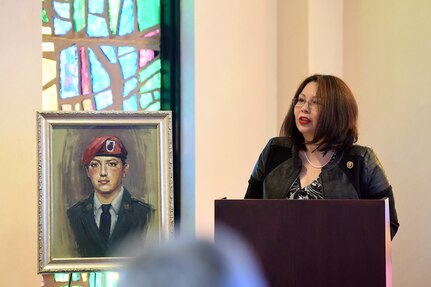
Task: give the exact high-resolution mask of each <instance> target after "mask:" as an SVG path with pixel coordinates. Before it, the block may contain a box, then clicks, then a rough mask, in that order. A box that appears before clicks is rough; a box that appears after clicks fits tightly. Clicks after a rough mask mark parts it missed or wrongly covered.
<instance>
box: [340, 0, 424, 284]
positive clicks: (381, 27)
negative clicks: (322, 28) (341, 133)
mask: <svg viewBox="0 0 431 287" xmlns="http://www.w3.org/2000/svg"><path fill="white" fill-rule="evenodd" d="M430 11H431V2H430V1H425V0H424V1H420V0H412V1H401V0H396V1H393V0H381V1H374V0H361V1H345V3H344V61H343V62H344V76H345V79H346V80H347V81H348V82H349V83H350V85H351V86H352V88H353V90H354V92H355V93H356V97H357V99H358V104H359V111H360V115H359V116H360V142H361V143H363V144H366V145H370V146H372V147H373V148H374V149H375V150H376V152H377V154H378V155H379V157H380V159H381V161H382V162H383V164H384V167H385V169H386V172H387V174H388V177H389V180H390V182H391V184H392V186H393V189H394V193H395V197H396V204H397V211H398V216H399V220H400V224H401V226H400V229H399V232H398V234H397V236H396V238H395V240H394V241H393V244H392V257H393V272H394V286H395V287H397V286H400V287H401V286H431V273H430V268H431V248H430V244H431V228H430V221H429V218H430V217H431V207H430V204H429V202H431V193H430V180H429V179H430V175H429V173H430V171H431V168H430V165H429V162H431V149H430V146H431V127H430V124H431V113H430V109H431V108H430V107H431V96H430V83H431V69H430V67H431V56H430V51H431V33H430V31H431V17H430V16H429V12H430Z"/></svg>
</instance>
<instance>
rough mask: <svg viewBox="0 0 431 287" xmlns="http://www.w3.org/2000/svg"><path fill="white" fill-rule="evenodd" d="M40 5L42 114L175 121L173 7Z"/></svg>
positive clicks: (88, 277)
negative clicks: (133, 114)
mask: <svg viewBox="0 0 431 287" xmlns="http://www.w3.org/2000/svg"><path fill="white" fill-rule="evenodd" d="M41 2H42V58H43V59H42V65H43V66H42V85H43V93H42V108H43V110H126V111H138V110H150V111H156V110H160V109H164V110H172V111H173V121H174V122H175V120H176V119H177V118H179V115H178V113H179V105H178V103H179V95H178V82H177V80H178V78H179V77H178V72H177V71H178V68H179V67H178V61H179V60H178V59H179V58H178V54H177V47H178V46H177V43H178V42H177V41H178V40H177V39H178V37H177V33H178V30H177V28H178V15H179V12H178V11H179V8H178V7H179V4H178V2H177V0H41ZM163 12H164V13H163ZM163 14H164V16H163ZM162 16H163V17H162ZM163 37H165V38H166V39H164V40H163V42H164V44H163V47H162V45H161V42H162V38H163ZM164 47H168V48H167V49H164V50H163V51H164V52H165V53H164V56H163V53H162V49H163V48H164ZM162 56H163V58H162ZM162 79H163V84H162ZM176 126H177V125H175V123H174V141H177V142H179V136H178V134H179V131H178V129H177V128H176ZM175 146H178V145H175ZM176 154H177V151H176V150H175V151H174V161H175V163H174V164H175V165H176V166H179V161H177V160H176ZM176 170H178V169H176ZM174 173H175V174H176V173H177V172H176V171H175V172H174ZM175 174H174V177H177V176H176V175H175ZM179 182H180V181H179V180H178V179H177V180H176V181H175V183H176V185H178V184H179ZM176 190H179V189H178V188H176ZM175 196H176V195H175ZM177 203H179V201H176V203H175V204H177ZM175 210H176V211H175V212H177V210H179V208H177V206H176V207H175ZM45 276H48V277H46V278H50V279H52V281H50V282H56V283H52V284H51V285H50V284H49V283H47V282H48V280H47V281H45V283H46V284H47V285H45V286H48V287H49V286H54V285H55V286H68V282H69V280H70V281H71V284H72V285H71V286H89V287H95V286H98V287H99V286H100V287H115V286H117V284H118V276H119V274H118V273H115V272H92V273H72V274H63V273H56V274H52V275H44V278H45Z"/></svg>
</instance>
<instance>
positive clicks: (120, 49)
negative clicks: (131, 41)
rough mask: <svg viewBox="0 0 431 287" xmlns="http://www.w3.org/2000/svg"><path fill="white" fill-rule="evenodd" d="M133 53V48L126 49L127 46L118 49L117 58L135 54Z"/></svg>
mask: <svg viewBox="0 0 431 287" xmlns="http://www.w3.org/2000/svg"><path fill="white" fill-rule="evenodd" d="M135 51H136V49H135V47H128V46H121V47H118V57H120V56H123V55H125V54H127V53H130V52H135Z"/></svg>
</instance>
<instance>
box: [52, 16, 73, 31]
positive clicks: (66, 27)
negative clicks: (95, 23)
mask: <svg viewBox="0 0 431 287" xmlns="http://www.w3.org/2000/svg"><path fill="white" fill-rule="evenodd" d="M71 29H72V23H71V22H69V21H64V20H61V19H58V18H57V17H54V34H55V35H66V34H67V33H68V32H69V31H70V30H71Z"/></svg>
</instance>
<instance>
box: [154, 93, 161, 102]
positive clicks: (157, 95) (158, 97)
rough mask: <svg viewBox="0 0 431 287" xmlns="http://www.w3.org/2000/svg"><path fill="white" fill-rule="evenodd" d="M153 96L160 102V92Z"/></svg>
mask: <svg viewBox="0 0 431 287" xmlns="http://www.w3.org/2000/svg"><path fill="white" fill-rule="evenodd" d="M153 95H154V99H155V100H157V101H160V92H159V91H154V93H153Z"/></svg>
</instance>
